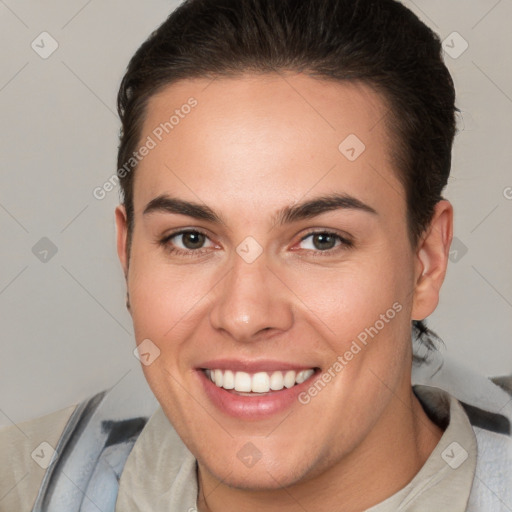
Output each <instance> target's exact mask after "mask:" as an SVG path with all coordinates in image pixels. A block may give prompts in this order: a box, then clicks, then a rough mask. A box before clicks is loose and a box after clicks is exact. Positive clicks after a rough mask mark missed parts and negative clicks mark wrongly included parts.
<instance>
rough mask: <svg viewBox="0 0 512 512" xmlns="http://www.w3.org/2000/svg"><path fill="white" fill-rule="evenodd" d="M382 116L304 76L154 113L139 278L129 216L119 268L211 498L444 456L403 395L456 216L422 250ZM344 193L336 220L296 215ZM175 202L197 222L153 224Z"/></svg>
mask: <svg viewBox="0 0 512 512" xmlns="http://www.w3.org/2000/svg"><path fill="white" fill-rule="evenodd" d="M190 97H193V98H195V100H196V101H197V105H196V106H195V107H194V108H193V109H190V113H188V114H186V115H184V114H183V113H182V116H183V117H181V116H180V121H179V122H178V123H177V124H176V125H175V126H174V127H173V129H172V130H170V131H169V133H168V134H166V133H165V132H164V134H163V136H162V137H161V138H162V140H161V141H158V140H157V138H156V137H155V135H154V133H155V132H154V130H155V128H157V127H158V126H160V124H161V123H163V122H165V121H168V120H169V118H170V116H171V115H172V114H173V113H174V112H175V110H176V109H180V108H181V106H182V105H184V104H185V103H187V100H188V99H189V98H190ZM186 110H187V111H188V110H189V109H186ZM386 112H387V109H386V106H385V104H384V102H383V101H382V99H381V98H380V96H379V95H378V94H377V93H375V92H374V91H373V90H371V89H370V88H369V87H367V86H364V85H361V84H350V83H334V82H328V81H319V80H316V79H313V78H310V77H307V76H304V75H300V74H287V75H283V76H278V75H245V76H243V77H237V78H217V79H216V80H214V81H212V82H210V81H207V80H202V79H201V80H200V79H197V80H187V81H181V82H178V83H175V84H173V85H171V86H168V87H167V88H165V89H163V90H162V91H161V92H160V93H158V94H157V95H155V96H154V97H152V98H151V100H150V102H149V105H148V111H147V116H146V118H145V122H144V127H143V131H142V134H141V144H142V142H144V141H146V140H147V137H148V136H149V137H151V138H152V139H154V140H155V141H156V147H154V148H153V149H151V151H150V152H149V153H148V154H147V156H145V157H144V158H143V159H142V161H141V162H140V163H139V165H138V168H137V171H136V175H135V182H134V212H135V213H134V229H133V239H132V245H131V253H130V257H129V264H128V260H127V255H126V217H125V211H124V208H123V207H122V206H120V207H118V209H117V211H116V219H117V225H118V251H119V256H120V259H121V263H122V265H123V267H124V269H125V273H126V275H127V284H128V291H129V296H130V305H131V309H130V312H131V314H132V317H133V323H134V329H135V336H136V341H137V343H141V342H142V341H143V340H147V339H149V340H151V342H152V343H153V344H154V345H156V347H158V349H159V351H160V355H159V356H158V357H157V358H156V359H155V360H154V361H153V362H152V363H151V364H149V365H147V366H143V370H144V373H145V376H146V378H147V380H148V383H149V385H150V387H151V389H152V390H153V392H154V394H155V395H156V397H157V399H158V400H159V402H160V403H161V405H162V407H163V409H164V411H165V413H166V415H167V417H168V418H169V420H170V421H171V422H172V424H173V425H174V427H175V429H176V430H177V432H178V433H179V435H180V436H181V437H182V439H183V440H184V442H185V443H186V444H187V446H188V447H189V449H190V450H191V451H192V453H193V454H194V455H195V456H196V457H197V459H198V462H199V468H200V474H201V477H202V478H203V479H204V481H205V482H210V483H211V485H212V488H213V483H214V482H217V483H218V482H219V481H222V486H225V487H226V486H233V487H236V488H240V489H267V490H270V489H279V488H281V487H282V486H289V485H291V486H293V485H295V486H298V485H300V484H304V485H307V483H308V482H309V483H311V482H314V481H317V480H318V479H319V478H321V477H322V475H326V474H330V475H331V476H332V475H335V474H337V475H338V476H339V475H340V474H341V473H343V475H344V478H345V481H350V480H351V476H350V475H352V480H353V481H354V482H356V480H357V478H356V477H357V475H359V476H360V475H361V474H362V473H365V474H366V482H367V478H368V475H369V472H371V474H374V472H375V471H377V469H378V468H379V467H382V464H384V462H386V463H387V462H388V461H389V458H390V457H392V458H394V460H396V468H397V474H398V475H400V474H401V473H400V472H401V471H402V469H401V465H400V458H401V457H403V460H404V461H406V459H407V457H408V456H409V455H407V453H406V454H405V455H403V456H402V455H401V453H402V451H403V450H402V448H404V446H405V447H406V450H405V452H407V451H408V449H407V448H408V447H409V448H411V447H412V448H411V450H409V452H410V453H411V454H413V455H412V456H413V457H415V464H416V466H417V463H418V461H419V460H420V459H421V460H424V459H425V455H426V454H427V451H426V448H425V447H426V446H427V445H428V443H427V442H424V441H425V440H427V439H430V440H432V439H433V438H434V437H436V435H437V437H438V434H439V433H438V432H436V431H435V427H434V426H433V424H432V423H430V421H429V420H428V419H427V418H426V416H424V414H423V411H422V409H421V407H419V404H418V403H417V401H416V400H415V398H414V396H413V395H412V393H411V385H410V382H411V381H410V367H411V320H412V319H423V318H424V317H426V316H428V315H429V314H430V313H431V312H432V311H433V310H434V308H435V307H436V305H437V300H438V291H439V287H440V285H441V283H442V280H443V278H444V272H445V268H446V256H447V248H448V246H449V242H450V238H451V207H450V205H449V203H447V202H446V201H442V202H440V203H439V204H438V206H437V208H436V213H435V217H434V220H433V223H432V226H431V229H430V230H429V231H428V232H427V233H426V235H428V236H425V237H423V239H422V241H421V242H420V244H419V246H418V247H416V248H413V247H411V244H410V241H409V237H408V227H407V218H406V201H405V191H404V189H403V186H402V185H401V183H400V181H399V179H398V177H397V174H396V171H395V169H394V168H393V166H392V163H391V154H392V152H393V151H394V149H393V142H392V141H391V139H390V138H389V133H388V132H387V129H386V126H385V115H386ZM157 133H160V132H157ZM347 137H349V138H348V139H347ZM355 137H357V139H356V138H355ZM346 139H347V142H345V143H344V144H342V145H341V148H340V143H342V142H343V141H345V140H346ZM359 141H360V142H359ZM361 143H363V144H364V146H365V148H364V150H363V146H362V145H361ZM351 148H353V149H354V150H353V151H352V150H351ZM362 150H363V151H362ZM334 194H335V195H337V196H339V197H341V198H344V199H345V201H344V202H343V201H342V202H339V204H338V206H337V207H336V208H330V209H329V208H323V207H322V206H321V204H320V206H318V205H317V207H314V206H311V205H310V206H311V207H309V208H304V209H303V208H300V205H302V204H304V203H309V202H311V201H316V200H319V198H322V197H325V196H333V195H334ZM163 196H168V197H169V198H172V199H175V200H179V201H182V202H189V203H194V204H195V205H196V206H197V208H189V209H188V210H183V209H182V210H181V212H182V213H175V212H173V211H172V210H173V208H174V207H172V205H170V204H168V208H167V209H166V208H164V207H163V206H162V201H160V203H159V204H160V207H158V205H156V203H153V207H152V208H151V207H149V208H148V205H151V202H152V201H153V200H154V199H155V198H159V197H163ZM168 203H169V202H168ZM297 208H298V209H297ZM288 209H292V211H293V212H294V214H293V215H288V216H286V215H282V214H281V215H280V212H283V211H284V212H286V211H287V210H288ZM296 209H297V210H296ZM203 210H205V211H206V213H208V215H206V213H205V212H204V211H203ZM175 211H177V210H175ZM200 211H203V215H202V217H201V215H199V212H200ZM306 212H307V215H306V214H305V213H306ZM184 231H185V232H187V233H188V234H187V233H186V234H183V232H184ZM191 232H192V233H191ZM196 232H199V233H200V234H198V233H196ZM315 233H316V236H315ZM322 233H323V235H322ZM325 233H327V234H325ZM173 234H175V236H174V237H171V235H173ZM162 240H166V241H165V243H164V242H162ZM172 249H175V250H176V251H179V252H172ZM260 253H261V254H260ZM393 312H394V314H393ZM372 327H373V329H372ZM365 330H366V331H365ZM375 331H377V332H375ZM365 332H366V334H367V336H366V340H365V341H366V344H364V343H363V342H362V341H361V340H362V339H364V334H362V333H365ZM369 333H372V335H370V334H369ZM354 342H356V344H355V345H354ZM146 343H147V342H146ZM356 345H357V346H358V347H359V350H358V349H357V348H356ZM150 346H151V347H153V345H150ZM348 352H351V353H352V357H350V355H349V354H347V353H348ZM339 356H340V357H339ZM336 361H338V362H339V363H340V364H341V366H342V368H341V369H340V366H338V365H335V362H336ZM329 369H330V372H329ZM204 370H211V371H213V370H222V371H223V376H224V380H225V381H226V379H227V381H228V384H227V386H228V387H230V385H229V381H230V378H229V375H228V377H226V376H225V375H226V374H225V373H224V372H225V371H226V370H231V371H232V372H233V373H236V372H237V371H238V372H246V373H249V374H250V375H254V374H255V373H259V374H260V375H259V376H258V377H257V378H256V380H257V381H261V382H262V386H265V385H266V384H267V382H266V377H265V376H262V375H261V373H265V374H268V375H269V377H270V376H272V374H273V373H274V372H276V371H280V370H282V371H283V372H284V374H285V373H286V372H287V371H292V370H296V371H297V372H299V371H301V370H314V373H313V375H311V376H309V378H308V379H307V380H306V381H305V382H303V383H302V384H298V385H295V386H294V387H292V388H290V389H288V388H286V387H285V388H284V389H283V390H281V391H270V392H267V393H260V394H256V393H253V394H252V395H247V394H243V393H238V392H236V391H233V390H230V391H228V390H225V389H222V388H219V387H218V386H216V385H215V384H214V383H213V382H211V380H209V379H208V376H207V375H206V374H205V373H206V372H205V371H204ZM217 373H221V372H217ZM310 373H311V372H307V373H306V376H308V375H309V374H310ZM325 373H330V375H331V379H330V382H328V383H325V382H324V384H325V386H321V385H320V384H317V393H315V392H314V391H312V392H310V390H311V389H312V388H314V387H315V383H316V382H318V381H320V380H322V375H324V374H325ZM290 375H291V374H290ZM333 375H334V376H333ZM244 377H245V379H247V377H246V376H245V375H243V374H242V375H241V377H240V382H239V384H243V382H244ZM289 378H290V377H289ZM274 379H275V384H276V386H277V387H279V386H282V384H283V383H282V380H280V379H279V377H274ZM325 379H326V380H329V379H328V378H325ZM299 380H300V379H299ZM252 384H254V382H252ZM257 389H266V388H265V387H263V388H257ZM318 389H320V391H319V392H318ZM313 395H314V396H313ZM306 402H307V403H306ZM418 439H419V440H420V441H421V442H420V443H418ZM422 443H423V444H422ZM409 445H410V446H409ZM414 446H415V447H416V449H414ZM429 446H430V449H432V448H433V446H432V444H431V443H430V445H429ZM413 452H414V453H413ZM405 465H407V467H408V468H409V469H410V468H411V467H412V465H413V464H412V463H411V462H410V461H407V462H406V464H405ZM416 466H415V467H416ZM416 469H417V467H416ZM379 478H380V479H381V480H382V481H386V479H388V478H394V477H393V476H389V475H385V474H381V475H380V477H379ZM404 478H405V477H404ZM330 480H331V481H333V482H334V481H336V479H335V478H334V479H332V478H331V479H330ZM404 483H405V482H404Z"/></svg>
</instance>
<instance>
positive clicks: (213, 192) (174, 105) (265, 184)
mask: <svg viewBox="0 0 512 512" xmlns="http://www.w3.org/2000/svg"><path fill="white" fill-rule="evenodd" d="M190 105H194V106H190ZM387 112H388V108H387V105H386V104H385V102H384V100H383V98H382V97H381V96H380V95H379V94H377V93H376V92H375V91H374V90H373V89H371V88H370V87H369V86H366V85H363V84H360V83H349V82H346V83H345V82H341V83H340V82H332V81H325V80H318V79H314V78H311V77H308V76H305V75H300V74H288V75H287V74H281V75H277V74H273V75H244V76H240V77H234V78H216V79H213V80H211V79H210V80H206V79H195V80H184V81H180V82H177V83H175V84H172V85H170V86H167V87H166V88H164V89H163V90H161V91H160V92H159V93H158V94H156V95H154V96H153V97H152V98H151V99H150V100H149V102H148V107H147V112H146V118H145V120H144V125H143V130H142V134H141V141H142V142H144V141H146V140H148V137H149V138H151V139H152V140H153V142H154V148H153V149H152V150H151V151H150V152H149V154H148V155H147V156H146V157H145V158H144V159H142V161H141V162H140V164H139V166H138V169H137V173H136V179H135V182H136V186H135V187H134V189H135V194H134V195H135V197H134V204H135V208H136V210H138V209H139V210H140V209H141V208H142V207H143V203H144V204H145V202H146V200H150V199H152V198H153V197H154V196H156V195H158V194H160V193H162V192H168V193H169V192H173V193H174V194H176V191H177V190H178V191H180V193H181V195H184V196H187V197H188V198H190V199H195V200H197V198H208V197H209V198H212V199H213V200H216V199H220V198H221V195H222V197H229V196H230V195H231V196H232V197H236V198H239V199H240V200H242V199H243V200H244V201H245V203H246V204H252V205H253V206H256V205H259V206H263V205H264V204H265V205H266V206H270V207H276V208H277V207H280V206H282V203H283V201H288V202H290V201H291V202H293V201H296V200H297V199H298V198H300V197H303V196H304V195H306V194H307V193H308V192H309V191H312V190H313V189H315V192H329V191H332V190H335V189H338V191H340V192H343V193H349V194H352V195H358V194H359V195H361V194H362V195H363V196H364V195H368V196H371V195H375V193H376V192H377V191H379V190H380V192H379V193H380V195H384V199H385V197H386V196H394V197H393V200H394V203H395V205H396V206H397V207H398V208H403V207H404V206H405V201H402V202H401V203H400V201H396V199H403V192H402V186H401V184H400V182H399V181H398V179H397V177H396V175H395V172H394V170H393V168H392V164H391V161H390V158H389V155H390V149H391V147H392V146H391V141H390V138H389V137H388V133H387V128H386V123H385V122H384V119H385V117H386V113H387ZM137 183H138V184H139V185H137ZM340 187H341V190H339V189H340ZM242 191H243V193H242ZM137 196H138V197H137ZM194 196H195V197H194ZM397 196H398V197H397ZM361 199H362V200H364V197H363V198H361ZM382 200H383V198H381V199H380V201H382ZM377 201H379V199H378V198H377ZM238 206H239V205H238Z"/></svg>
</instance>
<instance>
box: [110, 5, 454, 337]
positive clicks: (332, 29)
mask: <svg viewBox="0 0 512 512" xmlns="http://www.w3.org/2000/svg"><path fill="white" fill-rule="evenodd" d="M280 71H292V72H302V73H305V74H308V75H310V76H312V77H316V78H319V79H326V80H334V81H340V82H343V81H349V82H362V83H364V84H366V85H368V86H370V87H372V88H373V89H375V90H376V91H377V92H379V93H380V94H381V97H382V99H383V100H384V102H385V104H386V105H388V106H389V110H388V112H387V114H386V115H385V118H384V119H383V120H382V122H385V123H386V126H387V128H388V133H389V134H390V136H391V139H392V141H393V144H392V147H391V148H390V155H391V158H392V161H393V164H394V167H395V169H396V172H397V176H398V177H399V179H400V181H401V183H402V184H403V187H404V190H405V194H406V203H407V219H408V228H409V234H410V240H411V243H412V245H413V246H415V245H416V244H417V243H418V241H419V239H420V237H421V235H422V233H423V232H424V231H425V229H426V228H427V227H428V225H429V223H430V221H431V219H432V215H433V212H434V207H435V205H436V203H437V202H438V201H439V200H441V199H442V196H441V193H442V190H443V188H444V187H445V185H446V183H447V181H448V177H449V173H450V167H451V149H452V143H453V138H454V135H455V130H456V120H455V113H456V110H457V109H456V108H455V104H454V103H455V91H454V86H453V81H452V78H451V76H450V73H449V72H448V69H447V68H446V66H445V64H444V62H443V58H442V48H441V43H440V40H439V37H438V36H437V35H436V34H435V33H434V32H433V31H432V30H430V29H429V28H428V27H427V26H426V25H425V24H424V23H422V22H421V21H420V20H419V19H418V18H417V16H416V15H415V14H414V13H412V12H411V11H410V10H408V9H407V8H406V7H404V6H403V5H402V4H401V3H399V2H397V1H394V0H186V1H185V2H183V3H182V4H181V5H180V6H179V7H178V8H177V9H176V10H175V11H174V12H172V13H171V14H170V16H169V17H168V18H167V20H166V21H165V22H164V23H163V24H162V25H160V27H158V28H157V29H156V30H155V31H154V32H153V33H152V34H151V35H150V36H149V38H148V39H147V40H146V41H145V42H144V43H143V44H142V46H141V47H140V48H139V49H138V50H137V52H136V53H135V55H134V56H133V57H132V59H131V61H130V63H129V65H128V69H127V71H126V74H125V76H124V78H123V80H122V83H121V86H120V90H119V94H118V112H119V115H120V118H121V122H122V129H121V134H120V145H119V152H118V169H121V168H123V166H125V164H126V162H127V161H128V160H129V159H130V157H131V156H132V154H133V153H134V151H136V150H137V147H138V144H139V143H140V136H141V128H142V124H143V121H144V118H145V110H146V106H147V103H148V100H149V98H151V97H152V96H153V95H154V94H156V93H157V92H158V91H159V90H161V89H162V88H163V87H166V86H168V85H170V84H172V83H174V82H176V81H178V80H182V79H190V78H208V77H211V78H213V77H222V76H237V75H241V74H243V73H248V72H251V73H272V72H280ZM134 173H135V168H134V169H133V170H132V172H123V173H119V171H118V174H119V177H120V184H121V192H122V201H123V203H124V205H125V207H126V211H127V217H128V232H129V233H128V251H129V249H130V241H131V235H132V229H133V221H134V219H133V181H134ZM417 326H421V324H417ZM423 327H424V326H423Z"/></svg>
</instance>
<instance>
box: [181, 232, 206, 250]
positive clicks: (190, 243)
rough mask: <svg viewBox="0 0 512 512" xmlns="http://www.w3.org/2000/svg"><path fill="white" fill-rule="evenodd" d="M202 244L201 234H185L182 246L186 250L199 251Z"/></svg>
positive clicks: (202, 236) (202, 237)
mask: <svg viewBox="0 0 512 512" xmlns="http://www.w3.org/2000/svg"><path fill="white" fill-rule="evenodd" d="M203 243H204V235H203V234H201V233H185V234H184V235H183V245H184V246H185V247H186V248H187V249H199V248H200V247H201V246H202V245H203Z"/></svg>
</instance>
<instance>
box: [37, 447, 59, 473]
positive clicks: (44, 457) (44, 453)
mask: <svg viewBox="0 0 512 512" xmlns="http://www.w3.org/2000/svg"><path fill="white" fill-rule="evenodd" d="M30 456H31V457H32V459H33V460H34V461H35V462H36V464H37V465H38V466H40V467H42V468H43V469H47V468H48V467H49V466H50V464H52V462H54V461H55V459H56V458H57V457H58V453H57V452H56V451H55V450H54V448H53V447H52V445H51V444H50V443H47V442H46V441H43V442H42V443H41V444H40V445H39V446H38V447H37V448H36V449H35V450H34V451H33V452H32V453H31V454H30Z"/></svg>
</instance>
